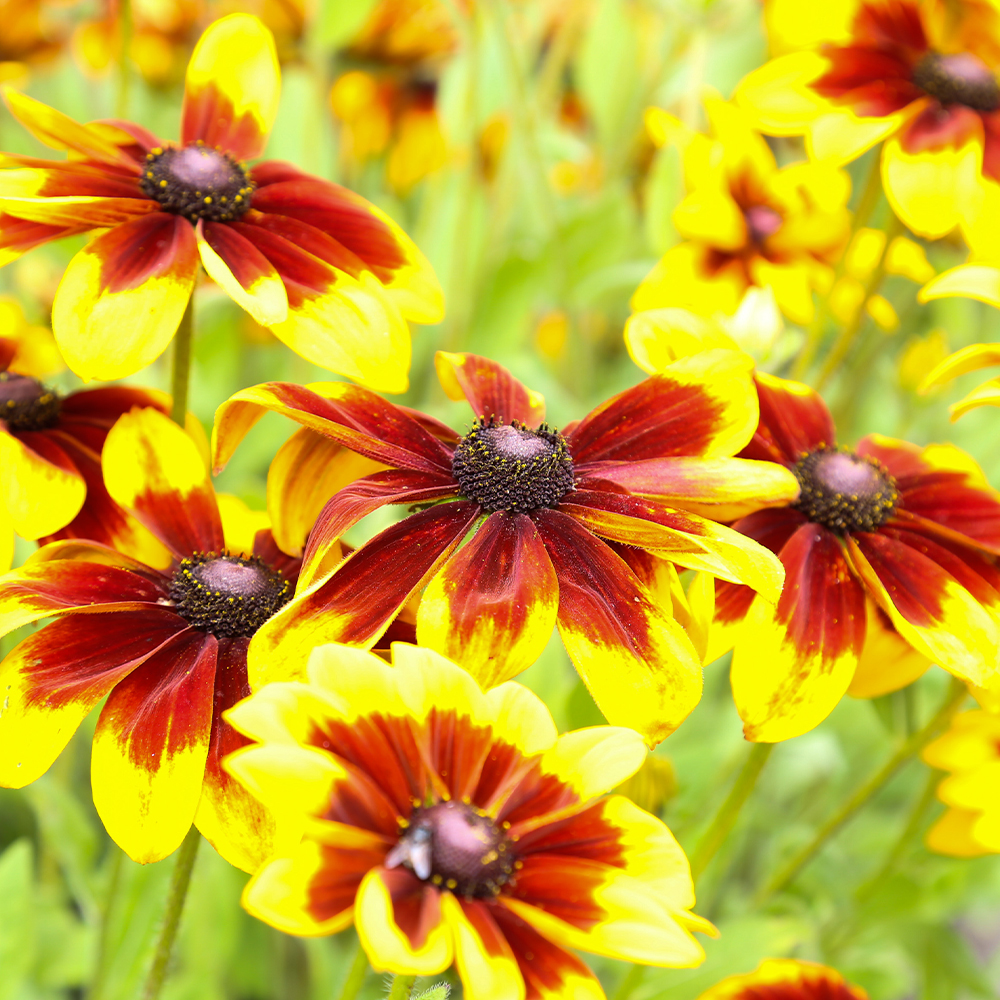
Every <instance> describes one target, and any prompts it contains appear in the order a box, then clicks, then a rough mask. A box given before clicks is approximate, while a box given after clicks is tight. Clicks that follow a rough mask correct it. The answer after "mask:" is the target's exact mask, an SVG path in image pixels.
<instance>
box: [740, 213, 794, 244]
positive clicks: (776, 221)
mask: <svg viewBox="0 0 1000 1000" xmlns="http://www.w3.org/2000/svg"><path fill="white" fill-rule="evenodd" d="M743 218H744V219H745V220H746V224H747V234H748V235H749V237H750V239H751V240H753V242H754V243H763V242H764V240H766V239H767V238H768V237H769V236H773V235H774V234H775V233H776V232H777V231H778V230H779V229H780V228H781V224H782V222H783V221H784V220H783V219H782V218H781V216H780V215H779V214H778V213H777V212H776V211H775V210H774V209H773V208H768V206H767V205H751V206H750V207H749V208H748V209H747V210H746V211H745V212H744V213H743Z"/></svg>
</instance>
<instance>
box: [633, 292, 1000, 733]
mask: <svg viewBox="0 0 1000 1000" xmlns="http://www.w3.org/2000/svg"><path fill="white" fill-rule="evenodd" d="M670 312H671V311H670V310H661V311H658V312H653V313H649V314H638V315H637V316H636V317H633V319H632V321H630V324H629V327H628V328H627V329H626V344H627V345H628V348H629V352H630V353H631V355H632V357H633V359H634V360H635V361H636V362H637V363H638V364H639V366H640V367H642V368H644V369H645V370H646V371H650V372H655V371H658V370H661V369H662V368H663V367H664V366H665V365H666V364H668V363H670V362H673V363H676V359H678V358H682V357H686V356H691V355H692V354H694V356H697V355H698V353H699V352H703V351H706V350H707V351H708V352H709V353H712V352H716V351H718V350H720V349H722V348H724V347H725V346H726V344H727V342H728V343H730V344H731V341H729V340H728V337H727V336H726V334H725V333H724V331H721V330H719V329H717V328H713V327H712V326H711V324H707V323H706V324H704V327H703V328H702V329H699V328H697V327H695V326H693V325H688V326H687V327H685V326H683V325H682V324H681V323H679V322H677V321H676V320H675V319H674V318H673V317H671V316H670V315H669V313H670ZM756 382H757V391H758V394H759V398H760V424H759V426H758V427H757V430H756V433H755V434H754V436H753V439H752V440H751V442H750V443H749V444H748V445H747V447H746V448H744V449H743V450H742V451H741V452H740V456H741V457H743V458H750V459H758V460H766V461H771V462H778V463H781V464H782V465H784V466H785V467H786V468H788V469H789V470H790V471H791V472H792V474H793V475H794V476H795V478H796V479H797V480H798V482H799V484H800V485H801V493H800V494H799V496H798V498H797V499H795V500H794V501H793V502H791V503H789V504H788V505H786V506H782V507H773V508H771V509H768V510H760V511H757V512H755V513H753V514H750V515H749V516H747V517H743V518H740V519H738V520H736V521H735V523H734V524H733V527H734V528H735V529H736V530H737V531H740V532H743V533H744V534H746V535H748V536H749V537H750V538H754V539H756V540H757V541H758V542H760V543H761V545H763V546H766V547H767V548H769V549H771V550H772V551H773V552H775V553H776V554H777V555H778V557H779V559H780V560H781V563H782V565H783V566H784V568H785V587H784V591H783V592H782V594H781V597H780V599H779V600H778V602H777V604H774V605H772V604H769V603H768V602H766V601H762V600H760V599H759V598H757V597H755V595H754V593H753V591H751V590H750V589H748V588H747V587H742V586H736V585H733V584H732V583H729V582H726V581H719V582H717V583H716V595H715V608H714V621H713V623H712V628H711V635H710V639H709V643H708V651H707V654H706V661H707V662H708V661H711V660H713V659H715V658H716V657H717V656H719V655H721V654H722V653H724V652H726V650H728V649H730V648H733V649H734V652H733V663H732V671H731V677H732V685H733V695H734V698H735V700H736V706H737V708H738V709H739V712H740V715H741V717H742V719H743V722H744V731H745V734H746V737H747V739H749V740H754V741H757V742H765V743H770V742H776V741H778V740H785V739H789V738H791V737H792V736H797V735H799V734H800V733H803V732H807V731H808V730H810V729H812V728H813V727H814V726H816V725H818V724H819V723H820V722H821V721H822V720H823V719H824V718H826V716H827V715H828V714H829V713H830V712H831V711H832V710H833V708H834V706H835V705H836V704H837V702H838V701H839V700H840V699H841V697H842V696H843V695H844V694H845V692H848V690H849V692H850V693H851V694H853V695H857V696H859V697H872V696H875V695H878V694H884V693H886V692H888V691H892V690H896V689H897V688H900V687H903V686H905V685H906V684H908V683H910V682H911V681H913V680H915V679H916V678H917V677H919V676H920V675H921V674H922V673H923V672H924V671H925V670H926V669H927V667H928V666H929V665H930V663H932V662H934V663H938V664H940V665H941V666H942V667H944V668H945V669H947V670H949V671H951V672H952V673H953V674H955V675H956V676H958V677H961V678H963V679H965V680H966V681H968V682H969V683H971V684H973V685H975V686H979V687H985V688H996V686H997V683H998V681H1000V673H998V654H1000V571H998V570H997V567H996V558H995V557H996V556H997V555H998V554H1000V494H998V493H997V491H996V490H994V489H993V488H992V487H991V486H990V485H989V483H988V482H987V481H986V477H985V476H984V475H983V473H982V470H981V469H980V468H979V466H977V465H976V463H975V462H974V461H973V459H972V458H971V457H970V456H968V455H966V454H965V453H964V452H962V451H960V450H959V449H958V448H955V447H953V446H951V445H930V446H928V447H926V448H918V447H916V446H915V445H911V444H908V443H907V442H905V441H899V440H896V439H893V438H888V437H883V436H882V435H879V434H872V435H869V436H868V437H866V438H864V439H863V440H862V441H860V442H859V443H858V445H857V447H856V448H853V449H852V448H846V447H842V446H838V444H837V437H836V429H835V428H834V426H833V421H832V419H831V417H830V413H829V411H828V410H827V408H826V405H825V404H824V402H823V400H822V399H821V398H820V396H819V395H818V394H817V393H816V392H815V391H814V390H812V389H810V388H809V387H808V386H805V385H802V384H801V383H798V382H790V381H785V380H784V379H779V378H775V377H774V376H772V375H766V374H763V373H758V374H757V376H756ZM699 613H700V611H699Z"/></svg>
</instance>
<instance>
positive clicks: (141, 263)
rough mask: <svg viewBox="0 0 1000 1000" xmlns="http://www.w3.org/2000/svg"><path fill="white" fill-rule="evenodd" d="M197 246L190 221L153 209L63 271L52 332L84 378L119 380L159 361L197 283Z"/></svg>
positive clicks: (103, 238)
mask: <svg viewBox="0 0 1000 1000" xmlns="http://www.w3.org/2000/svg"><path fill="white" fill-rule="evenodd" d="M197 269H198V249H197V244H196V242H195V237H194V231H193V230H192V228H191V225H190V223H189V222H188V221H187V220H186V219H183V218H181V217H180V216H178V215H168V214H167V213H165V212H157V213H155V214H154V215H150V216H147V217H146V218H143V219H136V220H134V221H132V222H126V223H123V224H122V225H120V226H116V227H115V228H114V229H112V230H110V231H109V232H107V233H105V234H104V235H103V236H98V237H97V239H95V240H94V241H93V242H91V243H89V244H87V246H85V247H84V248H83V249H82V250H81V251H80V252H79V253H78V254H77V255H76V256H75V257H74V258H73V259H72V260H71V261H70V262H69V266H68V267H67V268H66V271H65V273H64V274H63V278H62V281H61V282H60V284H59V288H58V290H57V291H56V297H55V301H54V302H53V304H52V330H53V332H54V333H55V336H56V342H57V344H58V345H59V350H60V351H61V352H62V354H63V357H64V358H65V359H66V363H67V364H68V365H69V366H70V368H72V369H73V371H74V372H76V374H77V375H79V376H80V377H81V378H83V379H92V378H100V379H116V378H124V377H125V376H127V375H131V374H132V373H133V372H136V371H138V370H139V369H140V368H143V367H145V366H146V365H148V364H149V363H150V362H152V361H154V360H155V359H156V358H158V357H159V356H160V355H161V354H162V353H163V351H164V350H165V349H166V346H167V344H169V343H170V340H171V338H172V337H173V335H174V333H176V331H177V327H178V326H179V325H180V321H181V317H182V316H183V314H184V310H185V308H186V307H187V304H188V300H189V299H190V298H191V292H192V290H193V288H194V281H195V275H196V273H197Z"/></svg>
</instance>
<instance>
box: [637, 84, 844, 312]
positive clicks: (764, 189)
mask: <svg viewBox="0 0 1000 1000" xmlns="http://www.w3.org/2000/svg"><path fill="white" fill-rule="evenodd" d="M705 110H706V112H707V113H708V118H709V122H710V123H711V127H712V136H711V137H709V136H706V135H702V134H701V133H698V132H694V131H692V130H691V129H690V128H688V127H687V126H685V125H683V124H681V122H679V121H678V120H677V119H676V118H674V117H672V116H671V115H668V114H667V113H666V112H664V111H661V110H660V109H659V108H651V109H650V110H649V112H647V117H646V122H647V126H648V128H649V131H650V133H651V134H652V136H653V138H654V139H655V141H656V142H657V143H658V144H659V145H661V146H665V145H668V144H669V145H676V146H677V147H679V149H680V150H681V153H682V156H683V163H684V182H685V186H686V189H687V193H686V195H685V197H684V199H683V200H682V201H681V203H680V204H679V205H678V206H677V208H676V209H675V210H674V215H673V221H674V226H675V227H676V229H677V232H678V233H679V234H680V235H681V236H682V237H683V238H684V240H685V242H683V243H681V244H679V245H678V246H676V247H673V248H672V249H671V250H668V251H667V253H666V254H665V255H664V257H663V258H662V259H661V260H660V262H659V263H658V264H657V265H656V267H655V268H654V269H653V271H652V272H651V273H650V274H649V275H648V276H647V277H646V278H645V279H644V280H643V282H642V284H641V285H640V286H639V288H638V290H637V291H636V293H635V295H634V296H633V298H632V308H633V309H636V310H645V309H655V308H659V307H664V306H681V307H684V308H688V309H692V310H693V311H695V312H697V313H702V314H705V315H712V314H713V313H716V312H722V313H725V314H728V315H732V314H733V313H735V312H736V310H737V308H738V307H739V305H740V302H741V301H742V299H743V296H744V293H745V292H746V291H747V290H748V289H750V288H768V287H769V288H771V289H772V290H773V292H774V297H775V299H776V300H777V303H778V305H779V306H780V308H781V310H782V312H784V313H785V315H786V316H788V318H789V319H791V320H793V321H794V322H797V323H803V322H807V321H808V320H809V319H810V318H811V317H812V312H813V304H812V289H813V288H814V287H816V286H817V285H822V284H824V283H828V282H829V280H830V278H831V277H832V273H833V272H832V269H831V267H830V265H831V264H832V263H833V261H834V260H835V258H836V256H837V254H838V253H839V252H840V251H841V250H842V249H843V247H844V245H845V243H846V241H847V236H848V231H849V228H850V217H849V215H848V211H847V207H846V206H847V199H848V196H849V195H850V180H849V179H848V177H847V175H846V174H845V173H844V172H843V171H842V170H838V169H837V168H836V167H832V166H830V165H829V164H819V163H795V164H791V165H789V166H787V167H783V168H782V169H780V170H779V169H778V167H777V164H776V163H775V160H774V154H773V153H772V152H771V150H770V149H769V148H768V146H767V143H766V142H765V141H764V139H763V138H762V137H761V136H760V135H759V134H758V133H757V132H755V131H754V130H753V129H752V128H751V127H750V124H749V121H748V120H747V118H746V116H745V115H744V114H743V113H742V112H741V111H740V110H739V109H738V108H736V107H735V106H734V105H732V104H729V103H727V102H725V101H720V100H707V101H706V102H705Z"/></svg>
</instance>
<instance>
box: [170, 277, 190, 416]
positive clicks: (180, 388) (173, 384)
mask: <svg viewBox="0 0 1000 1000" xmlns="http://www.w3.org/2000/svg"><path fill="white" fill-rule="evenodd" d="M193 335H194V294H192V295H191V298H189V299H188V304H187V307H186V308H185V310H184V315H183V316H182V317H181V323H180V326H178V327H177V333H176V334H175V335H174V367H173V374H172V375H171V379H170V391H171V393H172V395H173V405H172V406H171V408H170V417H171V419H172V420H173V421H174V423H175V424H180V426H181V427H183V426H184V421H185V419H186V417H187V401H188V385H189V384H190V382H191V340H192V338H193Z"/></svg>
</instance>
